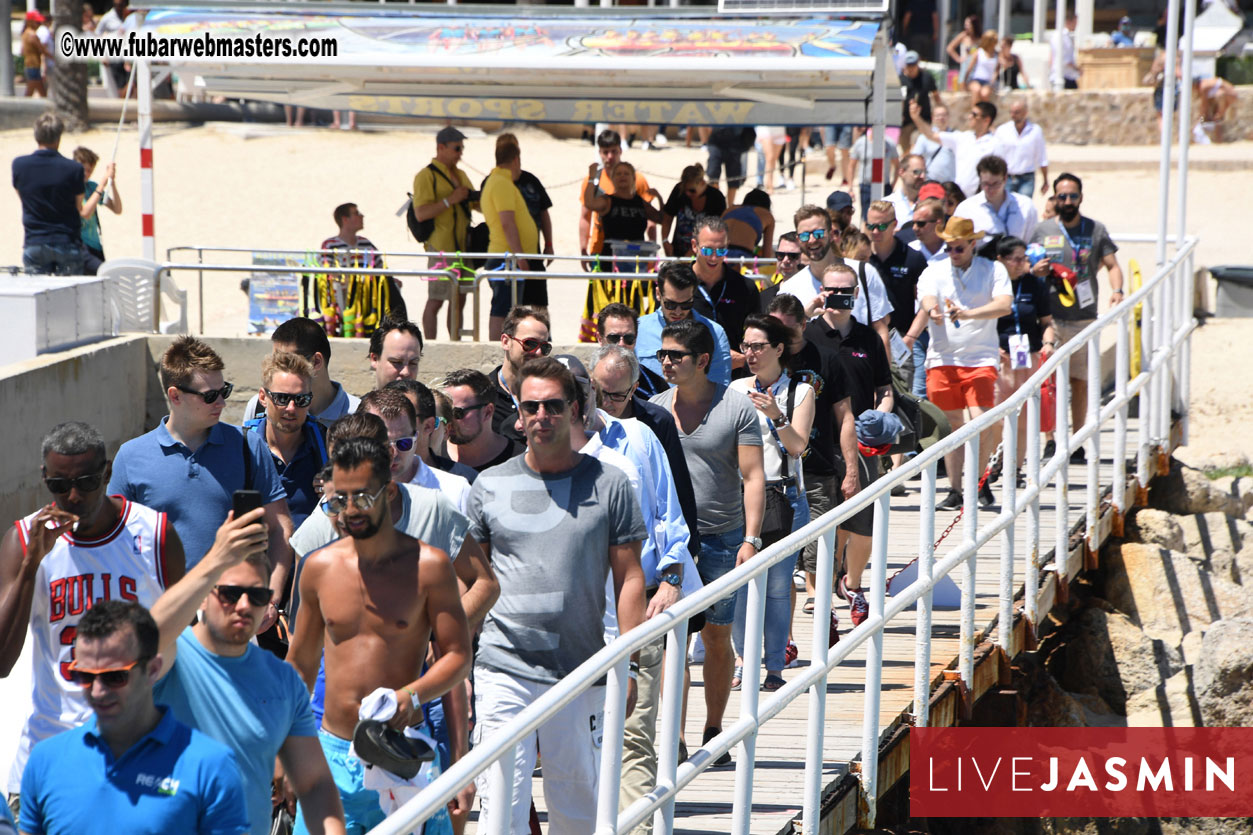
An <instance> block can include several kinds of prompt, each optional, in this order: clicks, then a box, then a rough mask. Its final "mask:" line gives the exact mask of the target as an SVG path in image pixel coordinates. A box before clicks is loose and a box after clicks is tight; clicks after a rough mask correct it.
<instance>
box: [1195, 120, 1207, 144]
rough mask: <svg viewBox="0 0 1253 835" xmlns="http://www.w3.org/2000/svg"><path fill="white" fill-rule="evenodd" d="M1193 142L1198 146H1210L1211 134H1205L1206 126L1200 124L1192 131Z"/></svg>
mask: <svg viewBox="0 0 1253 835" xmlns="http://www.w3.org/2000/svg"><path fill="white" fill-rule="evenodd" d="M1192 141H1193V142H1195V143H1196V144H1197V145H1209V144H1210V138H1209V134H1208V133H1206V132H1205V126H1204V125H1202V124H1198V125H1197V126H1196V127H1194V128H1193V129H1192Z"/></svg>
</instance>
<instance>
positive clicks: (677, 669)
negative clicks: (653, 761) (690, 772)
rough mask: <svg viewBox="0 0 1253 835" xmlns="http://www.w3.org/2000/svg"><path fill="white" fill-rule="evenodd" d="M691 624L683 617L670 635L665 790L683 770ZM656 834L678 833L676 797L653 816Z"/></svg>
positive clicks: (660, 751) (662, 768) (661, 741)
mask: <svg viewBox="0 0 1253 835" xmlns="http://www.w3.org/2000/svg"><path fill="white" fill-rule="evenodd" d="M687 624H688V621H687V618H683V619H682V620H680V621H678V622H677V623H675V625H674V626H673V627H672V628H671V630H670V631H669V632H667V633H666V654H665V660H664V661H663V662H662V664H663V668H664V671H663V673H662V680H663V681H668V682H674V683H673V684H672V685H671V686H669V687H663V688H662V690H661V717H660V718H661V728H660V730H659V731H658V734H657V746H656V751H657V787H658V788H661V789H669V788H671V787H673V786H674V784H675V782H676V779H677V776H678V771H679V764H678V761H679V723H680V721H681V716H682V713H683V687H682V686H680V685H681V683H682V681H683V677H684V672H685V668H686V666H687ZM653 831H654V832H656V833H658V835H670V833H671V832H673V831H674V798H671V799H669V800H667V801H666V802H665V803H663V804H662V805H661V808H660V809H658V810H657V811H656V812H654V813H653Z"/></svg>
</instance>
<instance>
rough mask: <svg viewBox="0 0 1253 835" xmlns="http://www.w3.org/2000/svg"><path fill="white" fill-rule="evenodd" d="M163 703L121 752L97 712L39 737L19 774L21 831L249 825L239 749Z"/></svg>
mask: <svg viewBox="0 0 1253 835" xmlns="http://www.w3.org/2000/svg"><path fill="white" fill-rule="evenodd" d="M159 709H160V710H161V713H162V716H161V720H160V721H159V722H158V723H157V726H156V727H155V728H153V729H152V730H151V731H150V732H149V733H148V734H147V735H146V736H143V737H141V738H140V740H139V741H138V742H136V743H135V744H134V745H132V746H131V747H130V748H129V749H127V750H126V752H125V753H123V754H122V756H121V757H118V758H117V759H114V757H113V753H112V751H111V750H110V749H109V746H108V744H107V743H106V742H105V741H104V740H103V739H101V738H100V735H99V730H98V729H97V726H96V718H95V717H94V716H93V717H92V718H91V719H89V720H88V721H87V723H86V724H84V725H81V726H80V727H77V728H74V729H73V730H69V731H65V732H64V733H60V734H57V735H56V736H54V737H51V738H49V739H45V740H44V741H43V742H40V743H39V744H38V745H36V746H35V747H34V749H33V750H32V751H31V754H30V761H29V762H27V764H26V771H25V772H24V773H23V774H22V818H21V827H20V828H21V830H22V832H27V833H29V834H30V835H44V833H47V835H79V833H83V832H102V831H106V830H107V831H109V832H117V833H123V832H124V833H126V835H166V833H170V832H178V833H180V835H244V833H247V832H249V831H250V830H249V828H248V819H247V813H246V810H245V805H244V788H243V784H242V782H241V780H240V776H239V767H238V766H237V765H236V764H235V755H234V754H232V753H231V751H230V749H229V748H227V747H226V746H225V745H223V744H222V743H220V742H217V741H215V740H212V739H210V738H209V737H207V736H205V735H204V734H202V733H200V732H199V731H194V730H192V729H191V728H189V727H187V726H186V725H184V724H183V723H181V722H179V721H178V720H176V719H175V718H174V714H173V712H172V711H170V710H169V709H168V708H164V707H163V708H159ZM265 784H266V786H267V789H266V791H267V792H268V791H269V788H268V787H269V785H270V777H269V776H267V777H266V781H265Z"/></svg>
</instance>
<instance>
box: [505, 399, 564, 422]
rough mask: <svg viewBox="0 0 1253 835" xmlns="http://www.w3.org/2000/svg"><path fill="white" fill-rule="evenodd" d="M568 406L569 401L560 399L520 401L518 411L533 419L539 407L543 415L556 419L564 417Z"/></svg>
mask: <svg viewBox="0 0 1253 835" xmlns="http://www.w3.org/2000/svg"><path fill="white" fill-rule="evenodd" d="M569 405H570V401H569V400H566V399H564V398H561V397H551V398H549V399H547V400H521V401H519V402H518V410H519V411H520V412H522V414H524V415H526V416H528V417H535V416H536V415H538V414H539V410H540V407H541V406H543V407H544V413H545V414H548V415H550V416H553V417H556V416H557V415H564V414H565V413H566V407H567V406H569Z"/></svg>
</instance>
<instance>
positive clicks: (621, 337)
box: [605, 333, 635, 345]
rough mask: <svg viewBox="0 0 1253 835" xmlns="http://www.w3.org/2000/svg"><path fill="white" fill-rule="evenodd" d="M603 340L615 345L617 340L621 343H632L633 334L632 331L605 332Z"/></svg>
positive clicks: (633, 339) (633, 340) (633, 341)
mask: <svg viewBox="0 0 1253 835" xmlns="http://www.w3.org/2000/svg"><path fill="white" fill-rule="evenodd" d="M605 341H606V342H608V343H609V344H610V345H617V344H618V343H619V342H621V343H622V344H623V345H634V344H635V334H633V333H607V334H605Z"/></svg>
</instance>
